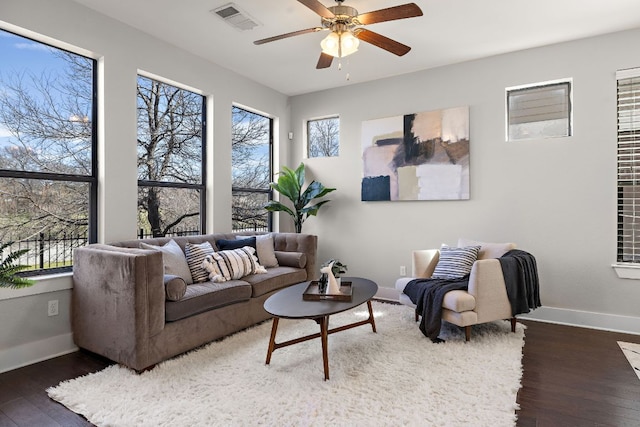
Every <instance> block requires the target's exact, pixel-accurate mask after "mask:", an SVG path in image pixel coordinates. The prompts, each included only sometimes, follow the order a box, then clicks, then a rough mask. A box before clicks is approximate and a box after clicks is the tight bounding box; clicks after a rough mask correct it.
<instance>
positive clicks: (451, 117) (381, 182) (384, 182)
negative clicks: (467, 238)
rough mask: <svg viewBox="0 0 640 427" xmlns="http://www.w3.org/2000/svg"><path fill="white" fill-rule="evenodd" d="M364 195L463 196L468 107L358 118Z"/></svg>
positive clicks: (391, 197)
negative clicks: (375, 117) (362, 120)
mask: <svg viewBox="0 0 640 427" xmlns="http://www.w3.org/2000/svg"><path fill="white" fill-rule="evenodd" d="M362 163H363V178H362V188H361V199H362V200H363V201H379V200H387V201H389V200H390V201H395V200H468V199H469V107H457V108H448V109H443V110H437V111H427V112H422V113H414V114H406V115H404V116H395V117H386V118H382V119H374V120H367V121H365V122H363V123H362Z"/></svg>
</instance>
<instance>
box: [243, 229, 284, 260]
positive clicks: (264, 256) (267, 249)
mask: <svg viewBox="0 0 640 427" xmlns="http://www.w3.org/2000/svg"><path fill="white" fill-rule="evenodd" d="M245 237H246V236H236V239H238V240H240V239H244V238H245ZM255 239H256V245H255V248H256V256H257V257H258V262H260V265H263V266H265V267H277V266H278V259H277V258H276V255H275V252H274V244H273V236H272V235H271V234H258V235H257V236H255Z"/></svg>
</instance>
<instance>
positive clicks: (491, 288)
mask: <svg viewBox="0 0 640 427" xmlns="http://www.w3.org/2000/svg"><path fill="white" fill-rule="evenodd" d="M468 292H469V293H470V294H471V295H473V297H474V298H475V299H476V308H475V310H474V311H476V312H477V313H478V322H484V321H490V320H496V319H508V318H510V317H511V304H510V303H509V298H508V297H507V288H506V285H505V282H504V276H503V275H502V267H501V266H500V261H498V260H497V259H483V260H478V261H476V262H474V263H473V267H472V268H471V274H470V275H469V290H468ZM485 319H489V320H485Z"/></svg>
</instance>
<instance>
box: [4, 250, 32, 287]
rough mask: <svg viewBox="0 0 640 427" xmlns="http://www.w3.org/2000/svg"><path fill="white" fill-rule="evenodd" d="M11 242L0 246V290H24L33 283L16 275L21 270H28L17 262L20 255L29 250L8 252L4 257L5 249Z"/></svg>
mask: <svg viewBox="0 0 640 427" xmlns="http://www.w3.org/2000/svg"><path fill="white" fill-rule="evenodd" d="M12 244H13V242H9V243H4V244H0V259H1V260H2V262H1V263H0V288H13V289H18V288H26V287H28V286H31V285H33V283H34V282H33V281H32V280H29V279H25V278H24V277H20V276H18V275H17V273H19V272H20V271H22V270H26V269H27V268H29V266H27V265H20V264H18V260H19V259H20V257H21V256H22V255H24V254H25V253H27V252H28V251H29V249H20V250H18V251H14V252H9V254H8V255H7V256H6V257H5V256H4V252H5V249H7V248H9V247H10V246H11V245H12Z"/></svg>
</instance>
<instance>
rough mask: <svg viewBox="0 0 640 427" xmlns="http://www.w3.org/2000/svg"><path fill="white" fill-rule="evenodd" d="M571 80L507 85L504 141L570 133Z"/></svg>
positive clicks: (561, 135)
mask: <svg viewBox="0 0 640 427" xmlns="http://www.w3.org/2000/svg"><path fill="white" fill-rule="evenodd" d="M571 126H572V124H571V81H570V80H565V81H560V82H548V83H539V84H536V85H528V86H520V87H516V88H508V89H507V141H516V140H521V139H538V138H555V137H563V136H571V132H572V129H571Z"/></svg>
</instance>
